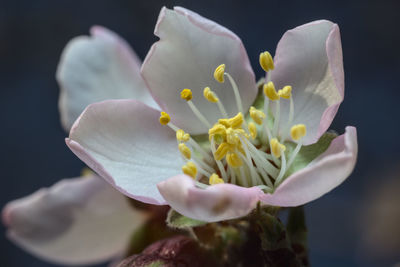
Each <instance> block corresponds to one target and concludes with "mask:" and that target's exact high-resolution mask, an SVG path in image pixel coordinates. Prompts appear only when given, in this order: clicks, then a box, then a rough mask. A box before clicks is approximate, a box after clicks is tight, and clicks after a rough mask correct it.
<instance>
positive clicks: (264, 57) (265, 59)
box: [259, 51, 274, 72]
mask: <svg viewBox="0 0 400 267" xmlns="http://www.w3.org/2000/svg"><path fill="white" fill-rule="evenodd" d="M259 61H260V65H261V68H263V70H264V71H265V72H269V71H270V70H273V69H274V61H273V59H272V56H271V54H270V53H269V52H268V51H265V52H263V53H261V54H260V59H259Z"/></svg>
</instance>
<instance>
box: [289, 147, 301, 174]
mask: <svg viewBox="0 0 400 267" xmlns="http://www.w3.org/2000/svg"><path fill="white" fill-rule="evenodd" d="M301 146H302V142H301V141H300V142H298V143H297V146H296V148H295V149H294V150H293V152H292V154H291V155H290V158H289V161H288V163H287V169H289V168H290V166H291V165H292V163H293V161H294V159H295V158H296V156H297V154H298V153H299V151H300V149H301Z"/></svg>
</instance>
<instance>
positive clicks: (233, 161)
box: [226, 152, 243, 168]
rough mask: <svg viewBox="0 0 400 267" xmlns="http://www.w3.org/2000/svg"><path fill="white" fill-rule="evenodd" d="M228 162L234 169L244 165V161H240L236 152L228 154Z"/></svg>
mask: <svg viewBox="0 0 400 267" xmlns="http://www.w3.org/2000/svg"><path fill="white" fill-rule="evenodd" d="M226 162H227V163H228V164H229V165H230V166H232V167H234V168H238V167H240V166H242V165H243V161H242V160H241V159H240V157H239V156H238V154H237V153H235V152H228V153H227V154H226Z"/></svg>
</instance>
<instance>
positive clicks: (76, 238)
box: [3, 177, 145, 265]
mask: <svg viewBox="0 0 400 267" xmlns="http://www.w3.org/2000/svg"><path fill="white" fill-rule="evenodd" d="M144 219H145V216H144V215H143V214H142V213H141V212H139V211H135V210H134V209H133V208H132V207H131V206H130V204H129V202H128V200H127V198H126V197H124V196H123V195H122V194H121V193H119V192H118V191H116V190H115V189H113V188H112V187H111V186H109V185H108V184H107V183H106V182H105V181H104V180H103V179H101V178H100V177H83V178H73V179H66V180H63V181H60V182H58V183H57V184H55V185H53V186H52V187H50V188H48V189H41V190H39V191H37V192H36V193H33V194H32V195H30V196H27V197H24V198H21V199H18V200H14V201H12V202H10V203H8V204H7V206H6V207H5V208H4V210H3V221H4V223H5V224H6V226H8V232H7V235H8V237H9V238H10V239H11V240H12V241H14V242H15V243H16V244H17V245H19V246H21V247H22V248H23V249H25V250H27V251H29V252H30V253H32V254H34V255H35V256H37V257H39V258H42V259H44V260H47V261H51V262H54V263H58V264H68V265H83V264H94V263H99V262H103V261H106V260H110V259H112V258H114V257H117V256H119V255H121V254H122V253H124V251H125V250H126V249H127V246H128V243H129V241H130V238H131V235H132V233H133V231H134V230H135V229H136V228H137V227H138V226H140V225H141V223H142V222H143V221H144Z"/></svg>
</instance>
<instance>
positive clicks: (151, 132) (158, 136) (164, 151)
mask: <svg viewBox="0 0 400 267" xmlns="http://www.w3.org/2000/svg"><path fill="white" fill-rule="evenodd" d="M159 116H160V113H159V112H158V111H156V110H155V109H152V108H150V107H148V106H146V105H145V104H143V103H141V102H139V101H136V100H108V101H104V102H100V103H95V104H92V105H90V106H89V107H88V108H87V109H86V110H85V111H84V112H83V113H82V115H81V116H80V117H79V118H78V120H77V121H76V122H75V124H74V126H73V127H72V129H71V132H70V136H69V139H67V145H68V146H69V148H70V149H71V150H72V151H73V152H74V153H75V154H76V155H77V156H78V157H79V158H80V159H81V160H83V161H84V162H85V163H86V164H87V165H88V166H89V167H91V168H92V169H93V170H95V171H96V172H97V173H98V174H99V175H101V176H102V177H103V178H105V179H106V180H107V181H108V182H109V183H111V184H112V185H113V186H115V188H117V189H118V190H119V191H121V192H122V193H124V194H126V195H127V196H129V197H132V198H134V199H137V200H140V201H143V202H146V203H150V204H165V201H164V199H163V198H162V197H161V195H160V193H159V192H158V190H157V187H156V185H157V183H159V182H161V181H163V180H165V179H167V178H169V177H171V176H174V175H177V174H179V173H181V166H182V165H183V162H182V159H181V156H180V154H179V150H178V147H177V143H176V137H175V133H174V132H173V131H172V130H171V129H170V128H169V127H168V126H163V125H161V124H160V123H159Z"/></svg>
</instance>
